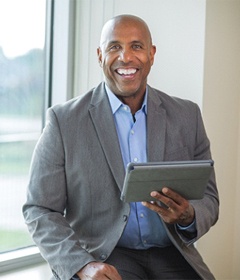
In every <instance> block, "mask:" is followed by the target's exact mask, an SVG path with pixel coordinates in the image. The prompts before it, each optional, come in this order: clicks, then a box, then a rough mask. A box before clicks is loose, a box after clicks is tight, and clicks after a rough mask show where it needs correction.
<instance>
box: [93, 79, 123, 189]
mask: <svg viewBox="0 0 240 280" xmlns="http://www.w3.org/2000/svg"><path fill="white" fill-rule="evenodd" d="M89 112H90V115H91V118H92V121H93V123H94V126H95V129H96V132H97V135H98V138H99V141H100V143H101V146H102V148H103V151H104V153H105V156H106V159H107V161H108V164H109V168H110V170H111V172H112V174H113V177H114V178H115V180H116V183H117V185H118V187H119V189H120V190H121V189H122V186H123V181H124V176H125V170H124V165H123V161H122V154H121V150H120V145H119V141H118V136H117V131H116V127H115V123H114V118H113V115H112V111H111V107H110V104H109V101H108V97H107V94H106V92H105V88H104V83H101V84H100V85H99V86H98V87H97V88H96V89H94V91H93V97H92V101H91V107H90V108H89Z"/></svg>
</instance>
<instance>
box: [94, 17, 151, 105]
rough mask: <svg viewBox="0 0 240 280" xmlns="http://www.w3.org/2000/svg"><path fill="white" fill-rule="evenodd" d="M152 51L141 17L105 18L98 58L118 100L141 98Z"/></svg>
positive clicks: (106, 80)
mask: <svg viewBox="0 0 240 280" xmlns="http://www.w3.org/2000/svg"><path fill="white" fill-rule="evenodd" d="M155 51H156V48H155V46H153V45H152V40H151V34H150V32H149V30H148V27H147V25H146V24H145V22H144V21H142V20H141V19H139V18H137V17H134V16H127V15H126V16H118V17H115V18H113V19H112V20H110V21H108V22H107V23H106V24H105V26H104V27H103V31H102V35H101V42H100V47H99V48H98V59H99V63H100V65H101V67H102V68H103V72H104V76H105V82H106V84H107V85H108V87H109V88H110V89H111V91H112V92H113V93H114V94H115V95H117V96H118V97H119V98H120V99H122V100H124V99H126V98H130V97H133V98H135V99H136V98H137V99H138V100H142V98H143V95H144V93H145V89H146V84H147V76H148V74H149V72H150V69H151V66H152V64H153V61H154V55H155Z"/></svg>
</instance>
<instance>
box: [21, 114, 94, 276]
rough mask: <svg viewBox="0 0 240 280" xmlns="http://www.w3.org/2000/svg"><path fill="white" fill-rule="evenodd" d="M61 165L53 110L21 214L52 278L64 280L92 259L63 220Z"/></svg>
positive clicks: (34, 161)
mask: <svg viewBox="0 0 240 280" xmlns="http://www.w3.org/2000/svg"><path fill="white" fill-rule="evenodd" d="M64 166H65V155H64V146H63V141H62V136H61V131H60V128H59V125H58V120H57V117H56V115H55V113H54V111H53V109H49V111H48V121H47V124H46V127H45V129H44V131H43V134H42V136H41V137H40V139H39V141H38V143H37V146H36V148H35V151H34V155H33V159H32V164H31V170H30V181H29V185H28V193H27V202H26V203H25V204H24V206H23V214H24V218H25V221H26V224H27V226H28V229H29V231H30V233H31V235H32V238H33V240H34V242H35V243H36V245H37V246H38V247H39V249H40V252H41V254H42V256H43V257H44V258H45V259H46V260H47V261H48V263H49V264H50V266H51V268H52V270H53V274H54V275H55V277H56V278H57V279H64V280H68V279H70V278H71V277H72V276H73V275H74V274H75V273H76V272H77V271H79V269H80V268H81V267H83V266H84V265H86V264H87V263H89V262H91V261H95V259H94V258H93V257H92V255H91V254H89V253H88V252H87V251H85V250H84V249H83V248H82V247H81V244H80V243H79V241H78V238H77V236H76V235H75V233H74V231H73V229H72V228H71V227H70V225H69V224H68V223H67V222H66V219H65V218H64V211H65V207H66V178H65V167H64ZM56 255H57V256H58V257H57V258H56Z"/></svg>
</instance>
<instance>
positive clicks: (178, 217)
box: [142, 187, 195, 226]
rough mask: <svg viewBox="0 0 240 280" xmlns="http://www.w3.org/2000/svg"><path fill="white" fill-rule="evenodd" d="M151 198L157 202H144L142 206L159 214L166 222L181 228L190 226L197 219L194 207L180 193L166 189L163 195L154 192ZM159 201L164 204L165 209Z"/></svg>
mask: <svg viewBox="0 0 240 280" xmlns="http://www.w3.org/2000/svg"><path fill="white" fill-rule="evenodd" d="M151 196H152V197H153V198H155V199H156V200H157V201H153V202H142V204H143V205H144V206H146V207H148V208H149V209H151V210H153V211H155V212H157V213H158V214H159V215H160V216H161V218H162V219H163V220H164V222H166V223H170V224H179V225H180V226H188V225H190V224H191V223H192V222H193V220H194V217H195V213H194V208H193V206H192V205H191V204H190V203H189V201H188V200H186V199H185V198H183V197H182V196H181V195H179V194H178V193H176V192H174V191H172V190H171V189H169V188H166V187H164V188H163V189H162V193H159V192H156V191H153V192H151ZM158 201H159V202H162V203H164V204H165V207H164V206H161V204H160V203H159V202H158Z"/></svg>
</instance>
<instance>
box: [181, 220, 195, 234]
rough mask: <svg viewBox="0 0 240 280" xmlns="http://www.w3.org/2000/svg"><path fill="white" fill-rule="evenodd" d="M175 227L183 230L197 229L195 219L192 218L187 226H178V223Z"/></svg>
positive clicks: (193, 230) (191, 230)
mask: <svg viewBox="0 0 240 280" xmlns="http://www.w3.org/2000/svg"><path fill="white" fill-rule="evenodd" d="M177 228H178V229H180V230H184V231H185V230H186V231H188V232H196V231H197V228H196V221H195V219H194V220H193V222H192V223H191V224H190V225H188V226H180V225H179V224H177Z"/></svg>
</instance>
